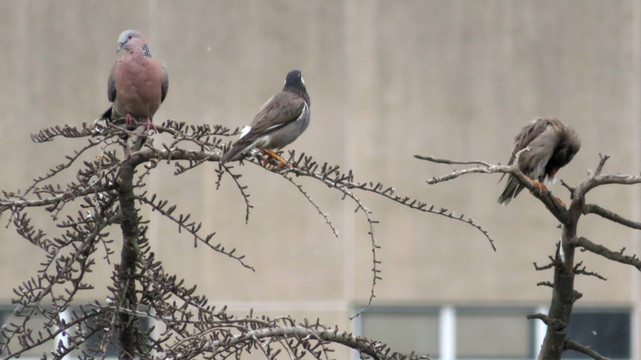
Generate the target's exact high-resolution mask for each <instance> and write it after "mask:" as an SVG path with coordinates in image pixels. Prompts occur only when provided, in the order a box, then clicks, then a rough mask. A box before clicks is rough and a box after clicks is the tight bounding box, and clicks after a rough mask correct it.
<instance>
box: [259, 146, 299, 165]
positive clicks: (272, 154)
mask: <svg viewBox="0 0 641 360" xmlns="http://www.w3.org/2000/svg"><path fill="white" fill-rule="evenodd" d="M260 150H261V151H262V152H263V153H264V154H265V155H267V157H266V158H265V160H263V165H267V162H268V161H269V160H270V159H274V160H276V161H277V162H278V165H276V166H275V168H276V169H280V168H282V167H283V165H287V167H288V168H290V169H291V168H292V164H290V163H288V162H287V161H285V160H283V158H281V157H280V156H278V155H276V153H275V152H273V151H270V150H266V149H260Z"/></svg>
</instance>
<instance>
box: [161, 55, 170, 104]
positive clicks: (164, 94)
mask: <svg viewBox="0 0 641 360" xmlns="http://www.w3.org/2000/svg"><path fill="white" fill-rule="evenodd" d="M160 66H162V71H163V78H162V85H161V88H160V89H161V91H162V93H161V97H160V102H161V103H162V102H163V101H165V97H167V90H168V89H169V75H168V74H167V67H166V66H165V63H164V62H161V64H160Z"/></svg>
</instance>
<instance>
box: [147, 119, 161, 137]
mask: <svg viewBox="0 0 641 360" xmlns="http://www.w3.org/2000/svg"><path fill="white" fill-rule="evenodd" d="M145 126H146V129H147V130H146V133H148V134H149V135H151V131H150V130H151V129H152V128H153V129H154V132H155V133H158V128H157V127H156V124H154V123H153V122H151V118H147V120H145Z"/></svg>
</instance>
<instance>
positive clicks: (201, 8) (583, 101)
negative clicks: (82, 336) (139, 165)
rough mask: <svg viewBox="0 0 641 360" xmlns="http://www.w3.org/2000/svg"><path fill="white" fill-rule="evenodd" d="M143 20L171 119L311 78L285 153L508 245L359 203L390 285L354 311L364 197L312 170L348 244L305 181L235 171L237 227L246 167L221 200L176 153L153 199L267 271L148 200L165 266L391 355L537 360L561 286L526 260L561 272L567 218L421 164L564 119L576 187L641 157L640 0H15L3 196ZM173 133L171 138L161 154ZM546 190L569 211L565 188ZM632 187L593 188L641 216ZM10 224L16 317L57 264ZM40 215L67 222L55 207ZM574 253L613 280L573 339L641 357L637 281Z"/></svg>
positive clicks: (1, 152)
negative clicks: (460, 218)
mask: <svg viewBox="0 0 641 360" xmlns="http://www.w3.org/2000/svg"><path fill="white" fill-rule="evenodd" d="M129 28H133V29H137V30H139V31H141V32H142V33H143V35H145V37H146V39H147V41H148V43H149V45H150V48H151V51H152V53H153V54H154V56H155V57H158V58H160V59H163V60H164V61H165V62H166V65H167V68H168V71H169V78H170V86H169V92H168V96H167V99H166V100H165V102H164V103H163V105H162V106H161V108H160V110H159V111H158V113H156V115H155V118H154V119H155V122H156V123H161V122H162V121H164V120H166V119H172V120H176V121H184V122H187V123H189V124H210V125H213V124H222V125H225V126H228V127H231V128H235V127H240V126H244V125H246V124H248V123H249V122H250V121H251V120H252V118H253V116H254V115H255V113H256V112H257V110H258V108H259V107H260V105H261V104H263V103H264V102H265V101H266V100H267V99H268V98H269V97H270V96H272V95H273V94H275V93H276V92H277V91H279V90H280V89H281V88H282V85H283V81H284V79H285V75H286V73H287V72H288V71H289V70H292V69H299V70H301V71H302V72H303V76H304V79H305V82H306V84H307V90H308V92H309V94H310V96H311V101H312V106H311V109H312V120H311V124H310V126H309V128H308V129H307V131H306V132H305V133H304V134H303V135H302V136H301V137H300V138H299V139H298V140H297V141H296V142H295V143H294V144H292V145H290V146H289V147H288V148H289V149H295V150H296V152H297V153H300V152H305V153H307V154H309V155H312V156H313V157H314V158H315V160H316V161H319V162H325V161H327V162H329V163H332V164H338V165H340V166H341V168H342V169H352V170H353V171H354V174H355V177H356V179H355V180H357V181H374V182H378V181H380V182H383V183H384V184H386V185H389V186H394V188H395V189H396V191H397V193H398V194H399V195H407V196H412V197H416V198H418V199H419V200H422V201H425V202H427V203H433V204H435V205H436V206H443V207H446V208H448V209H451V210H454V211H456V213H457V214H460V213H464V214H465V215H467V216H469V217H472V218H474V219H475V220H476V221H477V222H478V223H479V224H481V225H482V226H483V227H484V228H485V229H487V230H488V231H489V234H490V235H491V236H492V237H493V238H494V239H495V245H496V247H497V251H496V252H494V251H492V248H491V246H490V244H489V243H488V241H487V240H486V239H485V238H484V236H483V235H482V234H481V233H480V232H478V231H476V230H474V229H473V228H471V227H469V226H466V225H465V224H462V223H460V222H456V221H452V220H449V219H446V218H444V217H440V216H435V215H430V214H423V213H417V212H413V211H410V210H408V209H407V208H404V207H401V206H397V205H396V204H393V203H391V202H389V201H385V200H381V199H377V198H375V197H371V196H368V195H366V194H361V195H359V196H361V197H362V200H363V201H364V203H365V204H366V205H367V206H368V207H369V208H370V209H371V210H372V211H373V217H374V218H375V219H376V220H379V221H380V224H378V225H377V226H376V230H375V231H376V232H375V235H376V238H377V241H378V243H379V244H380V245H381V249H380V250H379V257H380V259H381V260H382V265H381V267H380V269H381V270H382V274H381V276H382V278H383V280H382V281H380V282H379V283H378V285H377V287H376V290H375V291H376V299H375V300H374V302H373V304H372V306H371V308H370V310H369V311H368V312H366V313H365V315H363V316H361V317H359V318H357V319H355V320H353V321H350V320H349V317H350V316H351V315H353V314H354V313H356V312H357V311H358V310H359V309H360V308H361V307H362V306H363V305H364V304H365V303H366V302H367V299H368V296H369V292H370V285H371V276H372V273H371V271H370V269H371V249H370V247H371V244H370V239H369V236H368V235H367V232H368V227H367V222H366V221H365V219H364V218H363V216H362V215H361V214H360V213H354V209H355V205H354V204H353V203H350V202H349V201H348V200H341V196H340V194H338V193H337V192H335V191H332V190H331V189H328V188H327V187H325V186H321V185H320V184H317V183H314V182H310V181H305V179H300V180H299V181H300V182H301V183H302V184H303V185H304V186H305V189H306V190H307V192H308V193H310V194H311V196H312V197H313V198H314V200H315V201H316V202H317V203H318V204H319V205H320V206H321V207H322V209H323V210H324V211H326V212H327V213H328V214H329V218H330V219H331V221H332V222H333V224H334V226H335V227H336V228H337V230H338V232H339V238H336V237H334V236H333V234H332V232H331V230H330V229H329V227H328V226H327V225H326V224H325V221H324V219H323V218H322V217H320V216H319V215H318V213H317V211H316V210H315V209H314V208H313V207H312V206H310V205H309V204H308V203H307V201H306V200H305V199H304V197H303V196H302V195H301V194H300V193H299V192H298V191H297V189H296V188H295V187H293V186H292V185H291V184H289V183H286V182H285V181H283V179H282V178H281V177H279V176H277V175H273V174H270V173H268V172H265V171H264V170H262V169H259V168H256V167H255V166H243V167H241V166H237V167H236V172H239V173H242V174H243V177H242V178H241V182H242V183H243V184H245V185H247V186H248V192H249V193H250V194H251V198H250V199H251V201H252V204H253V205H254V208H253V209H252V212H251V215H250V219H249V223H248V224H245V219H244V217H245V208H244V202H243V199H242V197H241V196H240V194H239V192H238V189H237V188H236V187H235V186H234V184H233V182H232V181H231V179H230V178H229V177H227V178H224V179H223V184H222V186H221V188H220V189H219V190H216V186H215V183H214V182H215V173H214V170H215V168H216V166H217V164H214V163H212V164H207V165H205V166H201V167H199V168H197V169H195V170H193V171H190V172H188V173H186V174H183V175H180V176H173V175H172V174H173V171H174V168H173V167H172V166H171V165H167V164H164V163H163V164H160V165H159V166H158V167H157V168H156V169H154V170H153V172H152V174H151V178H150V180H149V181H148V188H149V191H151V192H155V193H157V194H158V196H159V197H160V198H164V199H167V200H169V201H170V202H173V203H178V204H179V207H178V210H181V211H183V212H191V213H192V214H193V216H192V217H193V218H195V219H198V220H200V221H202V222H203V226H204V230H206V231H211V232H213V231H215V232H216V233H217V234H216V236H215V237H214V239H213V240H212V241H214V242H216V241H217V242H220V243H221V244H223V245H224V246H225V247H226V248H236V249H237V253H241V254H245V255H246V256H247V257H246V261H247V262H248V263H249V264H251V265H252V266H254V267H255V268H256V272H251V271H249V270H247V269H245V268H243V267H241V266H240V265H238V263H236V262H235V261H233V260H231V259H229V258H227V257H224V256H221V255H219V254H217V253H214V252H211V251H203V250H202V249H201V248H198V249H194V247H193V240H192V239H191V238H189V237H187V236H186V235H184V234H178V233H177V231H176V228H175V226H172V225H171V224H166V223H162V221H160V220H161V218H159V217H158V214H157V213H151V212H148V214H146V217H147V218H148V219H150V220H151V224H152V226H151V228H150V230H149V233H148V235H149V237H150V239H151V245H152V247H153V248H154V251H155V253H156V256H157V258H158V259H159V260H161V261H163V263H164V265H165V267H166V269H167V270H168V271H169V272H174V273H176V274H178V276H179V277H184V278H185V279H186V280H187V283H191V284H197V285H198V289H199V291H200V292H201V293H203V294H205V295H207V296H208V297H209V299H210V300H211V301H212V302H213V303H215V304H221V305H228V306H229V308H230V309H231V310H232V311H235V312H238V313H246V312H247V311H248V310H249V309H250V308H253V309H254V310H255V313H264V314H267V315H270V316H280V315H291V316H293V317H295V318H297V319H301V320H302V319H303V318H305V317H307V318H310V319H312V320H315V319H316V318H320V319H321V322H324V323H326V324H329V325H334V324H336V325H338V326H339V327H340V328H341V329H343V330H348V331H354V332H355V333H357V334H362V335H365V336H368V337H374V338H378V339H380V340H381V341H383V342H386V343H388V344H389V345H391V346H392V348H393V349H395V350H399V351H406V352H410V351H416V352H417V353H429V354H431V355H432V356H434V357H435V358H440V359H454V358H457V359H478V358H504V359H533V358H535V357H536V353H537V349H538V346H539V344H540V341H541V339H542V336H543V334H544V331H545V328H544V327H543V326H541V324H540V323H539V322H533V321H528V320H526V319H525V315H526V314H529V313H532V312H536V311H546V307H547V306H548V305H549V302H550V298H551V289H549V288H547V287H540V286H536V284H537V282H540V281H551V280H552V279H551V277H552V272H551V271H546V272H537V271H535V270H534V266H533V262H536V263H538V264H540V265H543V264H546V263H547V259H548V256H549V255H553V254H554V251H555V244H556V242H557V241H558V240H559V236H560V231H559V229H558V228H557V225H558V223H557V222H556V221H555V219H554V218H553V217H552V216H551V215H549V214H548V213H547V211H546V210H545V208H544V207H543V205H541V204H540V203H539V202H538V201H537V200H536V199H534V198H533V197H531V196H530V195H529V194H528V193H527V192H523V193H522V195H521V196H519V197H518V198H517V199H516V200H514V201H512V203H511V204H510V205H509V206H508V207H502V206H499V205H498V204H497V203H496V199H497V197H498V195H499V193H500V192H501V191H502V187H503V183H501V184H497V181H498V179H499V176H498V175H494V176H481V175H474V176H467V177H464V178H460V179H457V180H454V181H450V182H447V183H443V184H440V185H428V184H426V182H425V180H426V179H428V178H430V177H432V176H435V175H444V174H447V173H449V172H450V171H451V170H452V167H451V166H444V165H441V166H439V165H434V164H429V163H427V162H424V161H420V160H417V159H415V158H414V157H413V155H414V154H421V155H431V156H435V157H444V158H451V159H456V160H475V159H482V160H485V161H488V162H492V163H499V162H500V163H505V162H507V160H508V158H509V155H510V151H511V149H512V140H513V138H514V136H515V135H516V133H517V132H518V131H519V130H520V129H521V127H523V126H524V125H526V123H527V122H528V121H530V120H532V119H533V118H535V117H538V116H549V117H557V118H559V119H561V120H563V121H565V122H566V123H568V124H570V125H572V126H573V127H574V128H575V129H576V131H577V132H578V134H579V135H580V137H581V139H582V148H581V150H580V152H579V153H578V154H577V155H576V157H575V158H574V160H573V162H571V163H570V164H569V165H568V166H566V167H565V168H563V169H562V170H561V171H560V172H559V174H558V177H560V178H561V179H563V180H564V181H566V182H567V183H568V184H571V185H576V184H578V183H579V182H580V181H582V180H583V179H585V178H586V176H587V173H588V172H589V171H590V169H594V168H595V167H596V165H597V164H598V161H599V156H598V154H599V153H603V154H608V155H611V156H612V158H611V159H610V160H609V161H608V162H607V164H606V167H605V172H607V173H624V174H639V172H640V171H641V125H640V118H641V3H640V2H639V1H632V0H630V1H625V0H620V1H609V2H605V1H599V0H571V1H562V2H561V1H556V0H527V1H508V0H477V1H463V0H456V1H448V0H431V1H424V0H413V1H410V0H407V1H393V2H389V1H366V0H345V1H322V0H313V1H312V0H310V1H295V0H279V1H260V0H253V1H249V0H238V1H205V0H201V1H181V2H171V1H159V0H147V1H109V2H104V1H80V0H75V1H74V0H57V1H46V0H24V1H9V0H2V1H0V34H2V35H0V64H1V66H0V84H2V85H1V86H0V119H2V120H1V121H0V161H1V163H0V169H2V170H1V174H2V175H1V176H0V189H2V190H10V191H13V190H17V189H23V188H25V187H26V186H27V184H29V183H30V181H31V179H33V178H35V177H36V176H38V175H41V174H44V173H45V172H46V171H47V170H48V169H49V168H50V167H52V166H54V165H55V164H57V163H59V162H61V161H63V160H64V155H66V154H70V153H71V152H72V151H73V149H75V148H77V147H79V146H81V144H84V142H80V141H74V140H70V139H64V140H63V139H59V140H57V141H55V142H52V143H46V144H34V143H32V142H31V139H30V136H29V135H30V134H31V133H34V132H36V131H38V130H40V129H43V128H46V127H50V126H54V125H63V124H70V125H77V126H79V125H81V124H82V123H83V122H91V121H93V120H94V119H96V118H97V117H98V116H99V115H100V114H101V113H102V112H103V111H104V110H105V109H106V108H107V107H108V105H109V103H108V100H107V95H106V92H107V89H106V88H107V77H108V75H109V71H110V70H111V67H112V65H113V63H114V61H115V60H116V59H117V58H118V56H119V55H116V52H115V50H116V47H117V43H116V40H117V37H118V35H119V34H120V32H121V31H123V30H125V29H129ZM164 140H166V138H163V137H162V136H158V138H157V139H156V140H155V144H156V145H160V144H161V143H162V142H163V141H164ZM551 189H552V191H553V192H554V193H555V194H556V195H558V196H560V197H561V199H563V200H565V201H566V202H568V200H569V196H568V192H567V191H566V190H565V189H564V188H563V187H562V186H561V185H560V184H559V183H558V182H557V183H556V184H555V185H553V186H551ZM640 199H641V190H640V188H639V186H634V187H624V186H607V187H603V188H598V189H596V190H594V191H592V192H591V193H590V194H589V197H588V199H587V200H588V202H593V203H598V204H600V205H601V206H603V207H605V208H607V209H611V210H613V211H615V212H618V213H619V214H622V215H624V216H626V217H629V218H632V219H635V220H637V221H638V220H640V219H641V203H640ZM0 220H1V221H2V224H3V226H2V228H0V242H1V243H0V244H1V245H0V272H1V274H2V275H1V276H0V303H1V304H4V305H5V307H4V308H3V309H4V310H3V311H4V312H3V314H5V315H4V316H7V315H6V314H7V313H10V310H11V307H10V305H11V297H12V295H13V292H12V289H13V288H15V287H16V286H18V285H20V284H21V283H22V282H23V281H24V280H26V279H28V278H30V277H31V276H34V275H35V272H36V270H37V269H38V264H39V263H40V261H42V260H43V259H44V255H43V254H42V253H40V252H39V251H38V250H37V248H35V247H34V246H32V245H29V244H28V243H27V242H25V241H24V240H22V239H21V238H20V237H19V236H18V235H16V234H15V232H14V231H12V230H11V229H5V228H4V225H6V223H7V221H8V218H7V217H2V218H0ZM35 223H36V225H38V226H41V227H43V228H44V229H45V230H46V229H50V228H52V227H53V222H52V221H51V220H50V218H48V217H47V216H46V214H44V213H43V214H42V216H40V217H38V216H37V217H36V219H35ZM579 225H580V229H579V235H581V236H585V237H587V238H589V239H590V240H591V241H593V242H596V243H601V244H603V245H605V246H608V247H609V248H610V249H613V250H619V249H621V248H626V249H628V251H633V252H635V253H637V254H639V253H640V252H641V237H640V235H639V232H638V231H637V232H633V231H631V230H628V229H625V228H622V227H621V226H616V225H613V224H611V223H609V222H607V221H604V220H602V219H600V218H598V217H595V216H587V217H586V218H585V219H583V220H582V222H581V223H580V224H579ZM52 230H53V229H52ZM118 235H119V234H118V232H117V231H116V232H113V236H114V238H116V239H117V238H118ZM578 259H579V260H583V261H584V265H586V266H587V267H588V270H590V271H595V272H598V273H599V274H601V275H603V276H604V277H606V278H607V281H605V282H604V281H600V280H598V279H596V278H592V277H590V278H587V277H579V278H578V279H577V282H576V288H577V290H578V291H580V292H582V293H583V294H584V297H583V298H582V299H581V300H580V301H579V302H578V303H577V304H576V310H575V317H574V318H573V320H572V323H571V329H570V332H571V333H572V334H573V335H574V336H575V337H576V339H577V340H579V341H583V342H585V343H588V344H591V345H592V346H593V347H595V348H596V349H597V350H599V351H601V352H602V353H603V354H604V355H607V356H610V357H612V358H618V359H639V356H640V354H639V347H640V346H641V343H640V340H639V339H640V338H641V334H640V331H639V326H640V325H639V324H640V323H641V316H640V312H641V289H640V287H641V276H640V274H639V272H638V271H637V270H635V269H634V268H632V267H626V266H623V265H620V264H615V263H612V262H609V261H606V260H604V259H602V258H600V257H597V256H594V255H591V254H587V253H578ZM114 261H117V259H115V258H112V265H101V266H98V267H97V268H96V269H95V271H94V272H93V273H92V274H91V280H92V281H94V282H95V283H96V291H94V292H92V293H88V294H86V295H85V296H86V297H87V299H93V298H96V299H99V300H100V299H104V296H105V294H106V291H105V290H104V288H105V286H106V285H107V284H108V281H109V275H110V273H111V271H112V266H113V262H114ZM81 300H82V299H78V301H81ZM337 356H338V357H339V358H349V357H350V356H352V355H350V354H349V353H348V352H346V351H344V350H341V351H340V352H338V353H337ZM572 356H575V357H577V356H578V355H576V354H570V353H567V358H573V357H572ZM577 358H578V357H577Z"/></svg>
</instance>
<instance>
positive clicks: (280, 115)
mask: <svg viewBox="0 0 641 360" xmlns="http://www.w3.org/2000/svg"><path fill="white" fill-rule="evenodd" d="M304 108H305V99H303V98H302V97H301V96H300V95H297V94H294V93H292V92H289V91H281V92H279V93H278V94H276V95H275V96H274V97H272V98H271V99H269V100H268V101H267V102H266V103H265V104H264V105H263V106H262V107H261V109H260V110H259V111H258V114H256V116H255V117H254V120H253V121H252V122H251V124H250V125H249V126H250V127H251V130H250V131H249V133H248V134H247V136H251V135H254V136H256V137H260V136H262V135H265V134H268V133H270V132H273V131H275V130H277V129H279V128H281V127H283V126H285V125H287V124H289V123H290V122H293V121H296V119H298V118H299V117H300V115H301V113H302V112H303V109H304Z"/></svg>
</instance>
